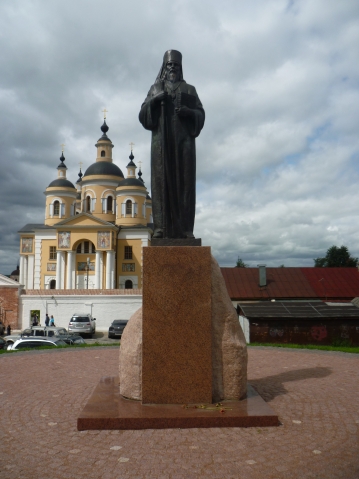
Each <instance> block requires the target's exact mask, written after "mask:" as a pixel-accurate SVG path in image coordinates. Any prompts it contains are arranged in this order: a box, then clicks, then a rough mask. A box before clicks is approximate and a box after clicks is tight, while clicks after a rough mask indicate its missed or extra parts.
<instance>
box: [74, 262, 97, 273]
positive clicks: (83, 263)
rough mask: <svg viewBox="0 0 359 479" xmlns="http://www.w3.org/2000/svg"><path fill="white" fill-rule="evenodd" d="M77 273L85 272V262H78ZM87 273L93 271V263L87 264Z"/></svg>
mask: <svg viewBox="0 0 359 479" xmlns="http://www.w3.org/2000/svg"><path fill="white" fill-rule="evenodd" d="M77 271H87V261H79V262H78V263H77ZM89 271H95V263H91V262H90V263H89Z"/></svg>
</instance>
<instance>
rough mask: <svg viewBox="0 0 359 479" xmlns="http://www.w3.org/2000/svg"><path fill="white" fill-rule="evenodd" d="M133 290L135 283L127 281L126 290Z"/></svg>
mask: <svg viewBox="0 0 359 479" xmlns="http://www.w3.org/2000/svg"><path fill="white" fill-rule="evenodd" d="M132 288H133V283H132V281H131V280H130V279H127V280H126V282H125V289H132Z"/></svg>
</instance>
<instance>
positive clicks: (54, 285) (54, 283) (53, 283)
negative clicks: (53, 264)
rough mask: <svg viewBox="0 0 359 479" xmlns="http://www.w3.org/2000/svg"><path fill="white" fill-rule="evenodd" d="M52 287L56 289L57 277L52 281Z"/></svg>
mask: <svg viewBox="0 0 359 479" xmlns="http://www.w3.org/2000/svg"><path fill="white" fill-rule="evenodd" d="M50 289H56V279H52V280H51V281H50Z"/></svg>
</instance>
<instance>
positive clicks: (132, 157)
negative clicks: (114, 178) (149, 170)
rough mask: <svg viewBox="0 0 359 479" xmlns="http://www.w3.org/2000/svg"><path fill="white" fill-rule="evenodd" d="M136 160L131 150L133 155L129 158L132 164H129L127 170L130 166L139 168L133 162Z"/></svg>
mask: <svg viewBox="0 0 359 479" xmlns="http://www.w3.org/2000/svg"><path fill="white" fill-rule="evenodd" d="M134 158H135V157H134V156H133V153H132V150H131V154H130V156H129V159H130V162H129V164H128V165H127V166H126V168H128V167H129V166H134V167H135V168H137V166H136V165H135V163H134V162H133V160H134Z"/></svg>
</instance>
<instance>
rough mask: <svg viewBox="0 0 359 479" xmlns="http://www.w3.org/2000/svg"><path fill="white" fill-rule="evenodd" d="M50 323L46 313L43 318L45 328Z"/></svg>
mask: <svg viewBox="0 0 359 479" xmlns="http://www.w3.org/2000/svg"><path fill="white" fill-rule="evenodd" d="M49 323H50V318H49V315H48V314H47V313H46V317H45V326H48V325H49Z"/></svg>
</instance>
